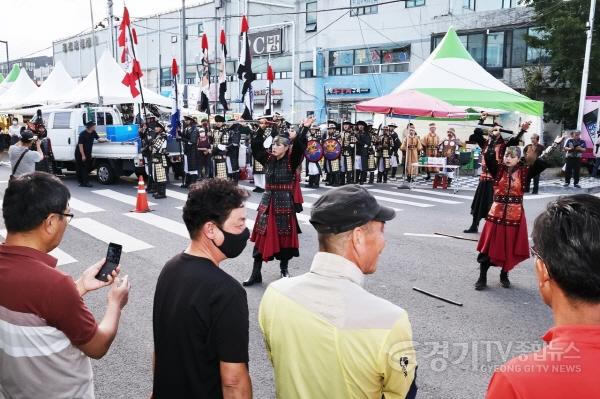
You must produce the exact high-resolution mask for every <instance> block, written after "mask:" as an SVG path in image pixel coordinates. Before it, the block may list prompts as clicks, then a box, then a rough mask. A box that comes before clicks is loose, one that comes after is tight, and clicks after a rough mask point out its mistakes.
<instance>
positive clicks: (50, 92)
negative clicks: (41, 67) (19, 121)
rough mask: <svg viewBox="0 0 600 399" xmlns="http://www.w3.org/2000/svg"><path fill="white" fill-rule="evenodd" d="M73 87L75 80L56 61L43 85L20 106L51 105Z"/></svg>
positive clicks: (75, 84)
mask: <svg viewBox="0 0 600 399" xmlns="http://www.w3.org/2000/svg"><path fill="white" fill-rule="evenodd" d="M75 86H77V83H76V82H75V80H73V78H71V76H69V74H68V72H67V70H66V69H65V67H64V66H63V64H62V63H61V62H60V61H58V62H57V63H56V65H55V66H54V69H53V70H52V72H51V73H50V75H48V78H46V80H45V81H44V83H42V85H41V86H40V87H39V88H38V89H37V90H36V91H34V92H33V93H31V95H29V96H28V97H27V98H25V100H23V102H22V103H21V104H20V105H21V106H32V105H47V104H51V103H53V102H55V101H56V99H57V98H59V97H61V96H63V95H64V94H65V93H68V92H70V91H71V90H73V89H74V88H75Z"/></svg>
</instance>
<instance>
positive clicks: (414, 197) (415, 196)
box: [369, 188, 462, 204]
mask: <svg viewBox="0 0 600 399" xmlns="http://www.w3.org/2000/svg"><path fill="white" fill-rule="evenodd" d="M369 192H371V193H380V194H385V195H392V196H394V197H405V198H413V199H420V200H425V201H431V202H439V203H440V204H462V202H459V201H451V200H445V199H440V198H432V197H426V196H424V195H415V194H406V193H398V192H393V191H388V190H379V189H375V188H372V189H370V190H369Z"/></svg>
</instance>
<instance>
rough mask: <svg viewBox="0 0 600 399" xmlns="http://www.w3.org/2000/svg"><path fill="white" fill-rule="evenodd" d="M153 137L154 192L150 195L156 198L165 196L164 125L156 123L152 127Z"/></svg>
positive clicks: (165, 140)
mask: <svg viewBox="0 0 600 399" xmlns="http://www.w3.org/2000/svg"><path fill="white" fill-rule="evenodd" d="M154 132H155V137H154V139H153V140H152V176H153V177H154V183H155V184H156V192H155V193H154V194H153V195H152V196H153V197H154V198H156V199H161V198H167V195H166V190H167V181H168V175H169V172H168V167H167V132H166V131H165V127H164V126H163V125H161V124H160V123H158V122H157V123H156V125H155V127H154Z"/></svg>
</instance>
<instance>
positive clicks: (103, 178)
mask: <svg viewBox="0 0 600 399" xmlns="http://www.w3.org/2000/svg"><path fill="white" fill-rule="evenodd" d="M97 173H98V181H99V182H100V184H113V183H114V182H115V180H116V179H117V174H116V173H115V170H114V169H113V167H112V166H110V164H109V163H107V162H101V163H99V164H98V167H97Z"/></svg>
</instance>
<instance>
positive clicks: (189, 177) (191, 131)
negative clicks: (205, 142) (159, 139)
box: [181, 116, 198, 188]
mask: <svg viewBox="0 0 600 399" xmlns="http://www.w3.org/2000/svg"><path fill="white" fill-rule="evenodd" d="M183 119H184V124H185V126H184V128H183V131H182V132H181V145H182V146H183V154H184V157H183V159H184V164H183V170H184V172H185V176H183V183H182V184H181V188H188V187H189V186H190V185H192V184H193V183H195V182H196V180H198V147H197V145H198V126H197V125H196V121H195V120H194V118H192V117H191V116H184V117H183Z"/></svg>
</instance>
